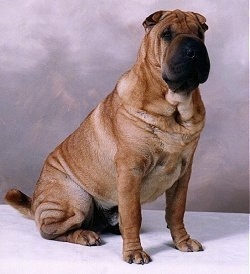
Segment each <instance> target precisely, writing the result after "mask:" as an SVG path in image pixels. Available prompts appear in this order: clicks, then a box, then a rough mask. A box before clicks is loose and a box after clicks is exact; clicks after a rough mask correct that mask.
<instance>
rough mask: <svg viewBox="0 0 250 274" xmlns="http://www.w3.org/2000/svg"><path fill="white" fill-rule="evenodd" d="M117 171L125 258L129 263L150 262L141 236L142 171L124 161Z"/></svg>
mask: <svg viewBox="0 0 250 274" xmlns="http://www.w3.org/2000/svg"><path fill="white" fill-rule="evenodd" d="M117 172H118V207H119V218H120V220H119V224H120V231H121V234H122V238H123V259H124V260H125V261H126V262H128V263H137V264H144V263H149V262H150V261H151V259H150V256H149V255H148V254H147V253H145V252H144V251H143V249H142V246H141V242H140V236H139V233H140V228H141V205H140V183H141V175H140V174H139V173H140V172H138V170H135V169H134V168H130V167H128V166H127V165H125V164H124V163H120V164H119V165H118V168H117Z"/></svg>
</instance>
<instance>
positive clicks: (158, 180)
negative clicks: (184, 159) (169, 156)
mask: <svg viewBox="0 0 250 274" xmlns="http://www.w3.org/2000/svg"><path fill="white" fill-rule="evenodd" d="M166 169H167V167H166V166H160V165H159V166H156V167H155V168H154V169H153V170H152V171H151V172H150V174H149V175H148V176H147V177H145V178H144V180H143V181H142V186H141V203H146V202H152V201H154V200H155V199H157V198H158V197H159V196H160V195H162V194H163V193H164V192H165V191H166V190H167V189H169V188H171V187H172V186H173V184H174V183H175V182H176V181H177V180H178V178H179V177H180V175H181V169H182V163H181V161H180V162H177V163H176V165H175V167H174V168H173V169H172V171H171V172H167V171H166Z"/></svg>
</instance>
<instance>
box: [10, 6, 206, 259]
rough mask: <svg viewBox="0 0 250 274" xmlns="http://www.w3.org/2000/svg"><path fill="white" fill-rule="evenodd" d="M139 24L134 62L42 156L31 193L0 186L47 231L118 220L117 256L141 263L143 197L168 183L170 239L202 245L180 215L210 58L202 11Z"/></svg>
mask: <svg viewBox="0 0 250 274" xmlns="http://www.w3.org/2000/svg"><path fill="white" fill-rule="evenodd" d="M143 26H144V27H145V29H146V34H145V37H144V39H143V41H142V45H141V48H140V50H139V53H138V58H137V61H136V63H135V65H134V66H133V67H132V68H131V69H130V70H129V71H128V72H126V73H125V74H124V75H123V76H122V77H121V78H120V80H119V81H118V83H117V85H116V87H115V89H114V91H113V92H112V93H111V94H110V95H108V96H107V98H106V99H105V100H104V101H103V102H101V103H100V104H99V105H98V106H97V107H96V108H95V109H94V110H93V111H92V112H91V113H90V114H89V116H88V117H87V118H86V119H85V120H84V122H83V123H82V124H81V125H80V127H79V128H78V129H77V130H76V131H75V132H74V133H72V134H71V135H70V136H69V137H68V138H67V139H66V140H65V141H64V142H63V143H62V144H60V145H59V146H58V147H57V148H56V149H55V150H54V151H53V152H52V153H51V154H50V155H49V156H48V158H47V160H46V162H45V164H44V167H43V170H42V172H41V175H40V178H39V180H38V183H37V185H36V189H35V192H34V195H33V198H32V199H31V198H29V197H27V196H26V195H25V194H23V193H22V192H20V191H19V190H15V189H12V190H10V191H9V192H8V193H7V194H6V200H7V202H8V203H10V204H11V205H12V206H13V207H15V208H16V209H17V210H19V211H20V212H22V213H23V214H25V215H28V216H30V217H31V218H34V219H35V221H36V224H37V227H38V228H39V230H40V232H41V235H42V237H44V238H46V239H53V240H59V241H68V242H71V243H77V244H82V245H99V244H100V243H101V240H100V237H99V234H98V233H99V232H101V231H102V230H103V229H107V228H108V227H110V228H112V227H113V228H115V227H117V225H118V224H119V228H120V231H121V234H122V238H123V258H124V260H125V261H127V262H129V263H132V262H134V263H138V264H144V263H148V262H150V260H151V259H150V257H149V255H148V254H146V252H144V251H143V249H142V246H141V243H140V237H139V231H140V226H141V204H144V203H146V202H151V201H153V200H155V199H156V198H157V197H159V196H160V195H162V194H163V193H164V192H165V193H166V202H167V206H166V221H167V224H168V227H169V228H170V232H171V235H172V238H173V241H174V243H175V246H176V248H178V249H179V250H181V251H199V250H202V246H201V244H200V243H199V242H198V241H196V240H192V239H191V238H190V236H189V235H188V234H187V232H186V230H185V227H184V224H183V216H184V211H185V202H186V194H187V189H188V181H189V178H190V174H191V167H192V161H193V155H194V151H195V148H196V146H197V143H198V140H199V137H200V133H201V130H202V128H203V126H204V119H205V109H204V106H203V103H202V101H201V97H200V93H199V90H198V85H199V83H203V82H205V81H206V80H207V77H208V73H209V67H210V65H209V58H208V54H207V50H206V47H205V46H204V31H205V30H207V25H206V24H205V18H204V17H203V16H202V15H200V14H197V13H192V12H182V11H180V10H175V11H172V12H170V11H158V12H155V13H154V14H152V15H150V16H149V17H148V18H146V20H145V21H144V23H143Z"/></svg>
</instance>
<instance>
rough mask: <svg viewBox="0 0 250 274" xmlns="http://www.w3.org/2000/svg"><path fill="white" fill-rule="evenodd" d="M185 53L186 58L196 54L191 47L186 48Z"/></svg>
mask: <svg viewBox="0 0 250 274" xmlns="http://www.w3.org/2000/svg"><path fill="white" fill-rule="evenodd" d="M186 55H187V57H188V58H191V59H193V58H194V57H195V56H196V50H195V49H193V48H187V49H186Z"/></svg>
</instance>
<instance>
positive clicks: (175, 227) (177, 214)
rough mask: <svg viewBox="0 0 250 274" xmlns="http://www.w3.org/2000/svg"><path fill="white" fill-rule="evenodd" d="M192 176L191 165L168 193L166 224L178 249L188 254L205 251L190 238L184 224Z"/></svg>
mask: <svg viewBox="0 0 250 274" xmlns="http://www.w3.org/2000/svg"><path fill="white" fill-rule="evenodd" d="M190 175H191V164H190V166H189V168H188V170H187V171H186V173H185V174H184V175H183V176H182V177H181V178H180V179H179V180H178V181H177V182H176V183H175V184H174V185H173V186H172V188H170V189H169V190H167V191H166V222H167V224H168V227H169V229H170V232H171V236H172V238H173V241H174V244H175V246H176V248H177V249H179V250H180V251H186V252H190V251H202V250H203V248H202V245H201V244H200V243H199V242H198V241H197V240H193V239H191V238H190V236H189V234H188V233H187V231H186V229H185V226H184V222H183V219H184V213H185V207H186V196H187V190H188V182H189V179H190Z"/></svg>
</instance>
